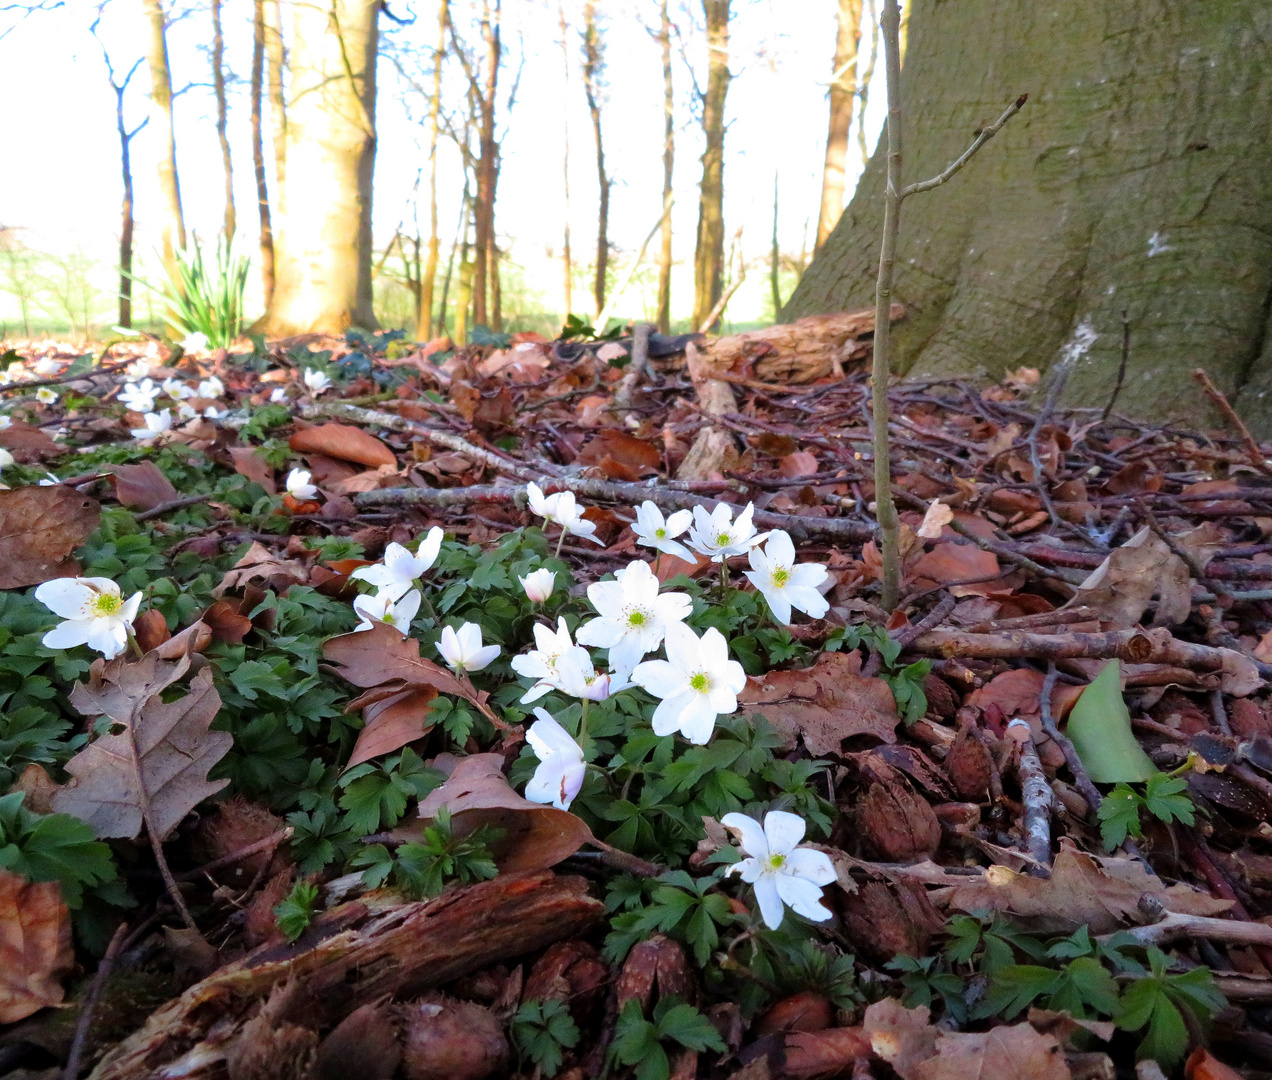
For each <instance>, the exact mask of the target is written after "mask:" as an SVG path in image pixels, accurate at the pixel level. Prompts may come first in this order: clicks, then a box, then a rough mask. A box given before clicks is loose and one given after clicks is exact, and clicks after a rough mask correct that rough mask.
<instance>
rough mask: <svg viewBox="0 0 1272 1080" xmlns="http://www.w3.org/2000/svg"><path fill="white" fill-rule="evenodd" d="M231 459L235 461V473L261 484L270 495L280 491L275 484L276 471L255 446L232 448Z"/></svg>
mask: <svg viewBox="0 0 1272 1080" xmlns="http://www.w3.org/2000/svg"><path fill="white" fill-rule="evenodd" d="M230 457H231V458H233V459H234V471H235V472H236V473H238V474H239V476H245V477H247V479H249V480H251V481H253V482H254V483H257V484H260V486H261V487H263V488H264V489H265V490H266V491H267V492H269V494H271V495H273V494H275V493H276V492H277V491H278V486H277V485H276V484H275V483H274V470H273V469H271V468H270V467H269V462H267V461H266V460H265V459H264V458H263V457H261V455H260V454H259V453H257V451H256V448H255V447H253V446H231V447H230Z"/></svg>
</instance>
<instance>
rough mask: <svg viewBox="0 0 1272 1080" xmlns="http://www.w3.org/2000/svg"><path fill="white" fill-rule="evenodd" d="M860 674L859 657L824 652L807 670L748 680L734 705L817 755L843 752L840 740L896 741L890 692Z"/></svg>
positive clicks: (880, 682)
mask: <svg viewBox="0 0 1272 1080" xmlns="http://www.w3.org/2000/svg"><path fill="white" fill-rule="evenodd" d="M860 672H861V654H860V653H857V652H852V653H838V652H835V653H822V654H821V656H819V657H818V658H817V663H815V664H814V665H813V666H812V667H810V668H804V669H803V670H801V671H770V672H769V673H768V674H767V675H761V676H760V677H759V678H748V679H747V681H746V689H745V690H743V691H742V693H741V694H739V695H738V701H739V702H740V703H741V705H742V711H743V712H744V713H745V714H746V715H747V716H755V715H757V714H758V715H762V716H764V717H765V719H767V720H768V722H769V723H770V724H772V725H773V726H774V727H775V728H776V729H777V730H778V731H779V732H781V733H782V734H783V735H785V736H786V737H787V738H788V739H790V740H792V741H793V740H794V739H795V737H796V736H797V735H802V736H803V738H804V745H805V746H807V747H808V750H809V753H811V754H814V755H817V756H819V757H820V756H821V755H823V754H841V753H843V741H844V740H845V739H851V738H853V737H854V736H857V735H869V736H873V737H874V738H876V739H878V740H879V741H880V742H885V743H892V742H896V740H897V737H896V727H897V724H898V723H899V721H900V718H899V717H898V716H897V707H896V702H895V701H894V700H893V697H892V691H891V689H889V687H888V684H887V683H886V682H884V681H883V680H882V679H875V678H863V677H862V676H861V674H860Z"/></svg>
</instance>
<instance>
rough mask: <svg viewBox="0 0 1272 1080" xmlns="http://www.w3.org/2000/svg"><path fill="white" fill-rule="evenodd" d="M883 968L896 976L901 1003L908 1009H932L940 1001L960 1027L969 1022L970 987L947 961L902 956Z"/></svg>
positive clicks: (936, 958) (937, 957)
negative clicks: (899, 986)
mask: <svg viewBox="0 0 1272 1080" xmlns="http://www.w3.org/2000/svg"><path fill="white" fill-rule="evenodd" d="M884 967H885V968H887V969H888V970H889V971H895V972H896V973H897V976H898V979H897V981H898V982H899V983H900V984H901V989H902V991H903V992H902V995H901V1003H902V1004H903V1005H905V1007H906V1008H907V1009H917V1008H919V1007H920V1006H923V1007H925V1008H931V1007H932V1005H933V1004H934V1003H935V1002H936V1001H937V1000H938V999H939V1000H940V1001H941V1002H943V1003H944V1005H945V1011H946V1012H947V1013H948V1014H949V1015H950V1016H952V1017H953V1018H954V1019H955V1020H957V1021H958V1022H959V1023H960V1024H964V1023H966V1022H967V983H966V982H964V980H963V979H962V977H961V976H959V975H956V974H955V973H954V972H953V971H951V970H950V967H949V963H948V961H947V960H946V959H945V958H943V957H941V956H910V955H908V954H906V953H901V954H900V955H898V956H895V957H893V959H891V960H889V961H888V962H887V963H886V964H884Z"/></svg>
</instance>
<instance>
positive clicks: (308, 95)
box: [257, 0, 380, 336]
mask: <svg viewBox="0 0 1272 1080" xmlns="http://www.w3.org/2000/svg"><path fill="white" fill-rule="evenodd" d="M379 9H380V3H379V0H332V2H331V4H330V6H329V7H319V6H317V5H312V4H307V3H306V4H301V3H297V4H296V5H295V23H294V33H293V39H292V48H291V58H290V63H289V65H288V74H289V76H290V80H289V88H290V95H289V96H290V98H291V101H290V104H289V106H288V109H287V165H286V173H285V178H284V192H285V195H284V208H283V212H282V228H281V229H280V230H279V232H278V234H277V235H276V237H275V255H276V259H275V274H276V280H275V285H274V296H273V299H272V300H271V302H270V305H269V309H268V310H267V311H266V313H265V317H264V319H263V320H262V321H261V323H260V325H259V326H258V328H257V329H258V331H261V332H266V333H270V334H274V335H278V336H286V335H290V334H299V333H341V332H343V331H344V330H345V329H346V328H347V327H349V326H351V325H352V326H361V327H367V328H371V327H374V326H375V315H374V313H373V310H372V304H371V182H372V174H373V171H374V168H375V61H376V47H377V25H376V16H377V13H378V12H379Z"/></svg>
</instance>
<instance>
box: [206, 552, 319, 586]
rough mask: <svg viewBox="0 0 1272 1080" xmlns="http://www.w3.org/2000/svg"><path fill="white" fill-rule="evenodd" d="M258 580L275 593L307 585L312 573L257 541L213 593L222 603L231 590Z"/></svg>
mask: <svg viewBox="0 0 1272 1080" xmlns="http://www.w3.org/2000/svg"><path fill="white" fill-rule="evenodd" d="M258 580H259V581H264V582H265V584H266V586H267V587H268V588H271V589H273V590H274V591H275V592H282V591H283V590H284V589H286V588H287V587H288V586H289V585H303V584H305V583H306V582H307V581H308V580H309V570H308V569H307V568H306V567H305V566H304V564H303V563H301V562H299V561H297V560H294V559H283V558H280V557H279V556H277V555H275V554H274V553H273V552H272V551H270V550H269V548H267V547H266V546H265V545H264V544H262V543H260V541H258V540H253V541H252V546H251V547H250V548H248V549H247V551H245V552H244V553H243V556H242V558H240V559H239V561H238V562H236V563H235V564H234V566H233V567H232V568H231V569H229V570H228V571H226V574H225V577H223V578H222V579H221V582H220V584H219V585H217V587H216V588H215V589H213V590H212V595H213V596H215V597H216V598H217V599H218V600H219V599H220V598H221V597H222V596H223V595H224V594H225V593H226V592H228V591H229V590H230V589H236V588H238V587H239V586H241V585H246V584H247V583H248V582H249V581H258Z"/></svg>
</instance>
